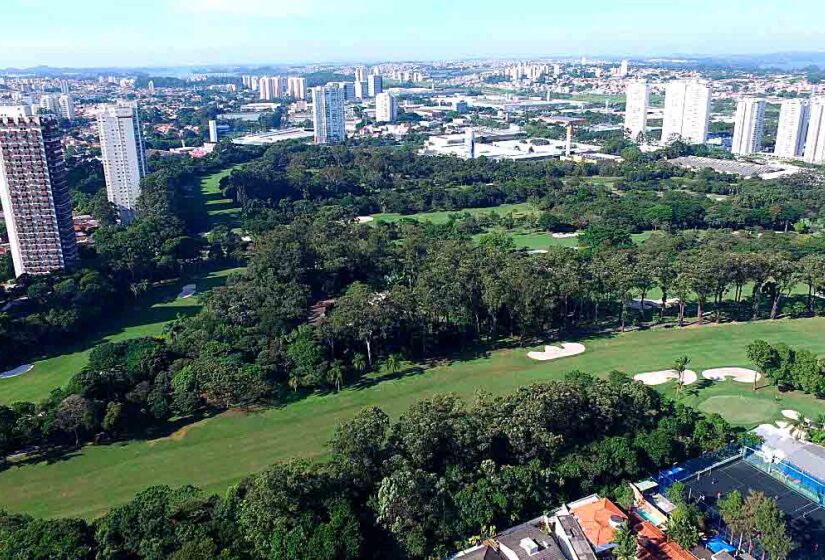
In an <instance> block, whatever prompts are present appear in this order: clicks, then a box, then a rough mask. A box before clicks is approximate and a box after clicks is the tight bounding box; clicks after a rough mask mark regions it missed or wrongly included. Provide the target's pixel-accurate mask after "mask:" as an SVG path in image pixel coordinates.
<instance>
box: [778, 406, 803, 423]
mask: <svg viewBox="0 0 825 560" xmlns="http://www.w3.org/2000/svg"><path fill="white" fill-rule="evenodd" d="M782 416H784V417H785V418H790V419H791V420H799V417H800V416H801V414H799V411H798V410H793V409H792V408H788V409H785V410H783V411H782Z"/></svg>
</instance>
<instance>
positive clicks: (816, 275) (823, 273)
mask: <svg viewBox="0 0 825 560" xmlns="http://www.w3.org/2000/svg"><path fill="white" fill-rule="evenodd" d="M0 274H2V273H0ZM797 277H798V278H799V280H800V281H801V282H803V283H804V284H806V285H807V286H808V313H811V314H813V312H814V294H816V293H817V292H819V291H822V290H823V289H825V255H822V254H819V253H814V254H811V255H806V256H804V257H802V259H801V260H800V261H799V267H798V270H797Z"/></svg>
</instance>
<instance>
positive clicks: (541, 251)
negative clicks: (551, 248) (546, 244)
mask: <svg viewBox="0 0 825 560" xmlns="http://www.w3.org/2000/svg"><path fill="white" fill-rule="evenodd" d="M546 253H547V249H533V250H531V251H527V254H528V255H544V254H546Z"/></svg>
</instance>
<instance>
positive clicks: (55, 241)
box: [0, 104, 146, 276]
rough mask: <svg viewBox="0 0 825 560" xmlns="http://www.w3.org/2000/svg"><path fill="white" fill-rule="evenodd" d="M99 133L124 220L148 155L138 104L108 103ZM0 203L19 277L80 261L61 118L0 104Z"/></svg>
mask: <svg viewBox="0 0 825 560" xmlns="http://www.w3.org/2000/svg"><path fill="white" fill-rule="evenodd" d="M98 131H99V134H100V146H101V152H102V159H103V170H104V174H105V176H106V190H107V194H108V199H109V201H110V202H111V203H112V204H113V205H114V206H115V207H116V209H117V211H118V215H119V218H120V220H121V222H123V223H128V222H130V221H131V220H132V219H133V217H134V208H135V204H136V202H137V197H138V195H139V194H140V180H141V179H142V178H143V177H144V176H145V174H146V158H145V155H144V147H143V139H142V136H141V131H140V122H139V120H138V114H137V108H136V107H135V106H134V105H127V104H117V105H114V106H106V107H104V108H103V110H102V111H101V113H100V115H99V117H98ZM0 202H1V203H2V205H3V215H4V218H5V223H6V230H7V232H8V237H9V245H10V246H11V256H12V262H13V264H14V270H15V274H16V275H17V276H20V275H21V274H47V273H49V272H51V271H53V270H58V269H63V268H71V267H72V266H73V265H75V264H76V263H77V261H78V251H77V244H76V240H75V233H74V229H73V226H72V202H71V197H70V195H69V186H68V183H67V180H66V169H65V164H64V161H63V147H62V144H61V131H60V128H59V126H58V121H57V119H56V117H55V115H52V114H49V113H46V114H35V113H33V111H32V109H31V107H30V106H25V105H15V106H0Z"/></svg>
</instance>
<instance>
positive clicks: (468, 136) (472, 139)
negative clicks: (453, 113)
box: [464, 128, 476, 159]
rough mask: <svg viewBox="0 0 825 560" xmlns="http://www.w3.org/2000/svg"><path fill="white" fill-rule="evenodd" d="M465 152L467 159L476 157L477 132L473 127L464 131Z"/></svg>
mask: <svg viewBox="0 0 825 560" xmlns="http://www.w3.org/2000/svg"><path fill="white" fill-rule="evenodd" d="M464 154H465V155H466V156H467V159H475V158H476V133H475V130H473V129H472V128H468V129H467V130H465V131H464Z"/></svg>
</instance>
